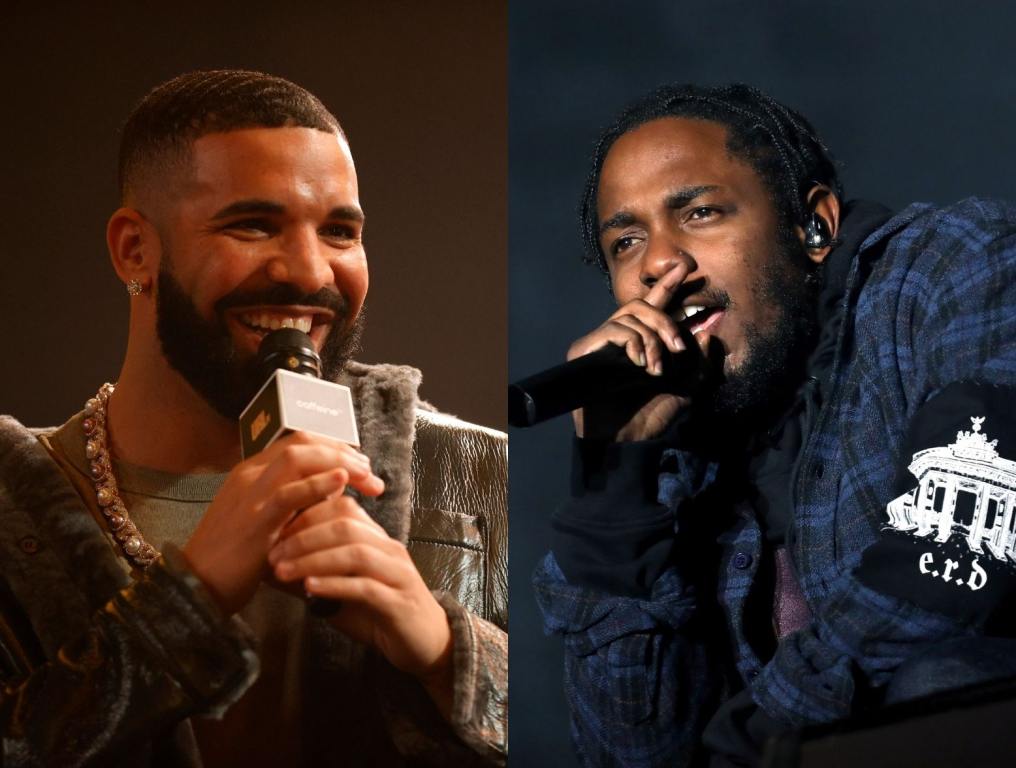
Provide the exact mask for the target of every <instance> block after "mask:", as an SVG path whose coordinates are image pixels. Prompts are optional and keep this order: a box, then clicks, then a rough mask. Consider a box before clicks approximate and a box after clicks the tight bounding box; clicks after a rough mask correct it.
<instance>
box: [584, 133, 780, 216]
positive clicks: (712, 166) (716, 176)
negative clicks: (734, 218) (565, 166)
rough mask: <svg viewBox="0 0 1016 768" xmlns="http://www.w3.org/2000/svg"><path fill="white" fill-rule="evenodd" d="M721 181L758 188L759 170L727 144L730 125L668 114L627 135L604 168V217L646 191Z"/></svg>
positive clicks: (601, 210) (599, 199)
mask: <svg viewBox="0 0 1016 768" xmlns="http://www.w3.org/2000/svg"><path fill="white" fill-rule="evenodd" d="M700 185H701V186H706V185H716V186H723V187H726V188H729V189H731V190H732V191H745V192H747V191H748V190H749V189H751V190H752V191H754V190H755V189H757V188H759V187H760V186H761V180H760V179H759V178H758V175H757V174H756V173H755V171H754V169H753V168H752V167H751V166H750V165H748V164H747V163H746V162H744V161H743V160H741V159H739V158H737V157H735V156H734V155H732V154H731V153H730V151H729V150H728V149H727V129H726V128H725V127H724V126H723V125H721V124H720V123H716V122H713V121H710V120H697V119H692V118H683V117H664V118H659V119H657V120H651V121H649V122H647V123H643V124H642V125H640V126H638V127H637V128H635V129H633V130H631V131H629V132H628V133H625V134H623V135H622V136H621V137H620V138H618V139H617V141H615V142H614V144H613V145H612V146H611V148H610V150H609V151H608V152H607V156H606V158H605V159H604V162H603V168H602V170H601V172H600V183H599V188H598V190H597V206H598V208H599V214H600V217H601V218H604V217H606V216H609V215H611V214H612V213H613V212H614V211H616V210H618V209H620V208H622V207H624V206H625V205H626V204H627V201H633V202H635V201H638V200H641V199H642V198H643V197H645V196H646V195H652V194H653V193H659V192H661V191H666V190H667V189H674V188H678V187H683V186H700Z"/></svg>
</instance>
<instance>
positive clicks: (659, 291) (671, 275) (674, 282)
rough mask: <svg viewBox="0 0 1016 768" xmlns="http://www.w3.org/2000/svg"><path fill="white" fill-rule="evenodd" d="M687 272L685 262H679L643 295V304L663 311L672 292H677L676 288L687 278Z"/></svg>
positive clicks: (687, 266) (687, 267) (688, 268)
mask: <svg viewBox="0 0 1016 768" xmlns="http://www.w3.org/2000/svg"><path fill="white" fill-rule="evenodd" d="M689 270H690V267H689V265H688V264H687V262H685V261H683V260H682V261H679V262H678V263H677V264H676V265H675V266H674V268H673V269H671V270H670V271H669V272H665V273H664V274H663V276H662V277H660V279H659V280H657V281H656V282H655V283H653V287H652V288H650V289H649V293H647V294H646V295H645V302H646V303H647V304H651V305H652V306H654V307H656V308H657V309H664V308H665V307H666V306H667V304H669V303H670V299H671V298H672V297H673V295H674V291H676V290H677V287H678V286H679V285H681V283H683V282H684V279H685V278H686V277H687V276H688V272H689Z"/></svg>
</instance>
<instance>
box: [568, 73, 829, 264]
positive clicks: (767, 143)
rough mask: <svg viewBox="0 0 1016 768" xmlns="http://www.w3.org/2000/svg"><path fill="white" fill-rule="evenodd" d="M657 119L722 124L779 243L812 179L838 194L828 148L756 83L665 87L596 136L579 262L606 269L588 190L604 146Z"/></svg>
mask: <svg viewBox="0 0 1016 768" xmlns="http://www.w3.org/2000/svg"><path fill="white" fill-rule="evenodd" d="M664 117H684V118H691V119H696V120H709V121H711V122H714V123H719V124H720V125H722V126H724V127H725V128H726V129H727V150H728V151H729V152H730V153H731V154H732V155H733V156H734V157H737V158H739V159H741V160H743V161H745V162H746V163H748V165H750V166H751V167H752V168H753V169H754V170H755V171H756V173H758V175H759V177H761V179H762V182H763V183H764V184H765V186H766V189H767V190H768V192H769V197H770V199H771V200H772V202H773V205H774V206H775V208H776V214H777V217H778V221H779V225H778V226H779V231H778V233H777V235H778V237H779V238H780V240H781V241H783V242H786V241H787V239H788V238H790V237H792V236H793V231H794V226H795V225H799V224H803V223H804V219H805V216H806V214H807V210H806V207H805V198H806V197H807V194H808V192H809V190H810V189H811V188H812V187H813V186H815V184H825V185H826V186H828V187H829V188H830V189H831V190H832V191H833V192H834V193H835V194H836V196H837V197H839V198H840V199H841V200H842V199H843V187H842V185H841V183H840V179H839V176H838V174H837V172H836V164H835V162H834V161H833V159H832V157H831V156H830V154H829V150H828V149H826V147H825V145H824V144H822V142H821V141H820V140H819V138H818V137H817V136H816V135H815V130H814V129H813V128H812V127H811V124H810V123H809V122H808V121H807V120H806V119H805V118H804V117H802V116H801V115H800V114H799V113H797V112H795V111H794V110H792V109H790V108H789V107H786V106H784V105H783V104H780V103H779V102H778V101H776V100H775V99H772V98H770V97H769V96H767V95H766V94H764V93H762V92H761V91H760V90H758V89H757V88H752V87H750V86H747V85H744V84H742V83H734V84H732V85H726V86H722V87H715V88H708V87H701V86H695V85H676V86H675V85H668V86H663V87H662V88H658V89H656V90H655V91H652V92H651V93H649V94H648V95H646V96H645V97H643V98H642V99H640V100H639V101H637V102H635V103H633V104H631V105H629V106H628V107H627V108H625V110H624V111H623V112H622V113H621V114H620V115H619V116H618V118H617V120H616V121H615V122H614V124H613V125H611V126H610V127H609V128H607V129H606V130H605V131H604V132H603V133H602V134H601V136H600V138H599V140H598V141H597V143H596V148H595V149H594V151H593V160H592V165H591V167H590V170H589V175H588V177H587V179H586V187H585V191H584V192H583V195H582V202H581V206H580V211H579V218H580V224H581V227H582V243H583V247H584V250H585V256H584V259H585V261H587V262H589V263H591V264H597V265H599V267H600V269H601V270H603V272H604V273H607V271H608V270H607V261H606V258H605V256H604V254H603V251H602V249H601V248H600V232H599V221H598V217H599V214H598V212H597V210H596V192H597V190H598V189H599V186H600V172H601V171H602V170H603V161H604V159H605V158H606V156H607V152H609V151H610V148H611V147H612V146H613V144H614V142H615V141H617V140H618V139H619V138H620V137H621V136H623V135H624V134H626V133H628V132H629V131H633V130H635V129H636V128H638V127H639V126H640V125H642V124H644V123H648V122H650V121H652V120H657V119H660V118H664Z"/></svg>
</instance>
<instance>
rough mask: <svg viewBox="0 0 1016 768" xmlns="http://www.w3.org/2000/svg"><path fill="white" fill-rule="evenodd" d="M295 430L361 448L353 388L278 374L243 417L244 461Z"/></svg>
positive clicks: (295, 375) (284, 373)
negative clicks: (354, 409) (354, 410)
mask: <svg viewBox="0 0 1016 768" xmlns="http://www.w3.org/2000/svg"><path fill="white" fill-rule="evenodd" d="M295 430H299V431H301V432H311V433H313V434H316V435H324V436H325V437H331V438H333V439H335V440H341V441H342V442H345V443H350V444H351V445H356V446H359V445H360V435H359V432H358V430H357V427H356V415H355V413H354V412H353V395H352V393H351V392H350V390H349V387H346V386H344V385H342V384H335V383H334V382H331V381H323V380H321V379H316V378H314V377H313V376H305V375H301V374H297V373H292V372H291V371H286V370H283V369H279V370H277V371H275V373H274V374H272V376H271V378H269V379H268V381H266V382H265V385H264V386H263V387H262V388H261V389H260V390H259V391H258V393H257V394H256V395H255V396H254V399H253V400H251V402H250V405H248V406H247V408H246V409H245V410H244V412H243V413H242V414H241V415H240V447H241V451H242V455H243V458H245V459H246V458H249V457H250V456H253V455H254V454H256V453H258V452H259V451H263V450H264V449H265V448H266V447H268V445H270V444H271V443H272V442H274V441H275V440H277V439H278V438H279V437H281V436H282V435H284V434H287V433H288V432H291V431H295Z"/></svg>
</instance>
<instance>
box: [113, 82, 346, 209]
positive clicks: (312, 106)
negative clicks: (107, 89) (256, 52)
mask: <svg viewBox="0 0 1016 768" xmlns="http://www.w3.org/2000/svg"><path fill="white" fill-rule="evenodd" d="M283 127H296V128H315V129H317V130H319V131H327V132H330V133H337V134H338V135H340V136H342V137H343V138H345V134H344V133H343V131H342V128H341V126H340V125H339V121H338V120H336V119H335V116H334V115H332V113H331V112H329V111H328V110H327V109H326V108H325V106H324V104H322V103H321V102H320V100H319V99H318V98H317V97H316V96H314V95H313V94H312V93H310V92H308V91H306V90H304V89H303V88H301V87H300V86H298V85H296V84H295V83H291V82H290V81H289V80H285V79H283V78H281V77H275V76H274V75H266V74H264V73H262V72H250V71H246V70H240V69H215V70H200V71H197V72H188V73H186V74H183V75H180V76H179V77H174V78H173V79H172V80H170V81H168V82H166V83H163V84H162V85H159V86H157V87H156V88H154V89H153V90H152V91H150V92H149V93H148V95H147V96H145V97H144V98H143V99H142V100H141V102H140V103H139V104H138V105H137V106H136V107H135V108H134V111H133V112H131V114H130V116H129V117H128V118H127V122H126V123H125V124H124V128H123V133H122V136H121V139H120V160H119V166H118V180H119V185H120V199H121V201H122V202H126V200H127V199H128V197H129V196H130V195H132V194H133V193H135V192H136V191H137V190H138V188H139V187H141V186H142V185H144V184H145V182H146V181H149V180H150V177H151V175H152V174H153V172H165V171H168V170H170V169H171V167H172V166H173V165H175V164H179V163H181V162H182V161H184V160H185V159H186V157H187V153H188V151H189V149H190V145H191V144H192V143H193V142H194V141H195V140H196V139H198V138H200V137H201V136H204V135H206V134H209V133H221V132H225V131H236V130H241V129H244V128H283Z"/></svg>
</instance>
